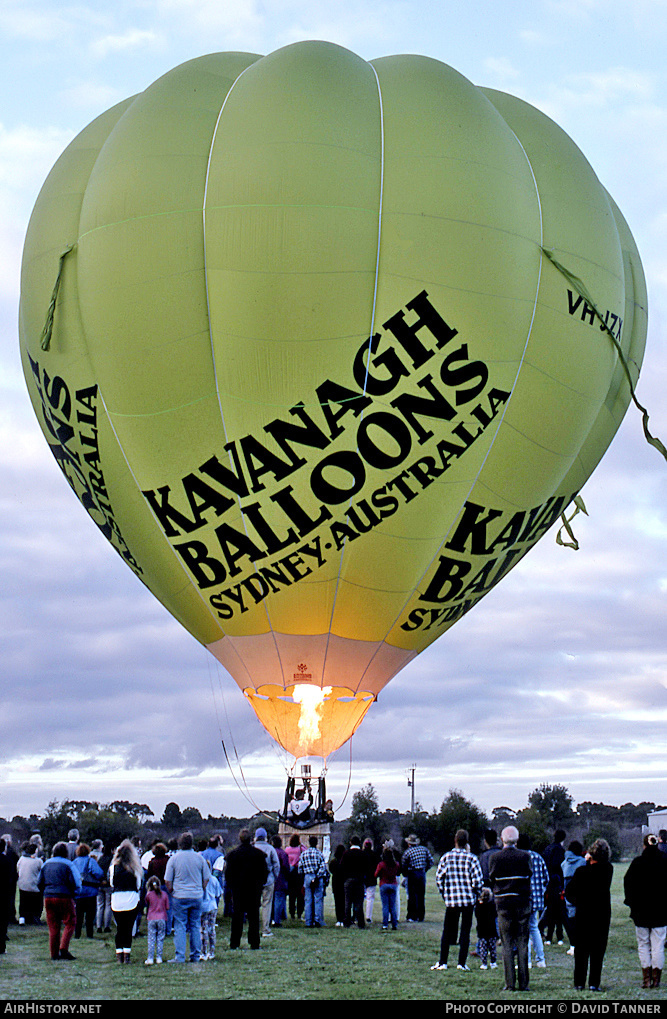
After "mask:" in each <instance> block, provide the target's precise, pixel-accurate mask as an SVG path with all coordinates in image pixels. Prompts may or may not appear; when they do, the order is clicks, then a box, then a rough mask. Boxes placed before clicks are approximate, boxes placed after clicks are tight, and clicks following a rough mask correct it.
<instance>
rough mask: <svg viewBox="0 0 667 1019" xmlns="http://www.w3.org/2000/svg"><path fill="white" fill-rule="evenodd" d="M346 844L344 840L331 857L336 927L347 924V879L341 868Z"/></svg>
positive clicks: (330, 865) (330, 866) (330, 869)
mask: <svg viewBox="0 0 667 1019" xmlns="http://www.w3.org/2000/svg"><path fill="white" fill-rule="evenodd" d="M345 852H346V850H345V846H344V845H343V843H342V842H339V844H338V845H337V846H336V848H335V849H334V851H333V853H332V854H331V856H330V858H329V873H330V874H331V893H332V895H333V900H334V912H335V914H336V927H344V926H345V880H344V878H343V872H342V870H341V866H340V862H341V860H342V859H343V857H344V855H345Z"/></svg>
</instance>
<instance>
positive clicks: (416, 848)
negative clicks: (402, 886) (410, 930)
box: [401, 834, 433, 923]
mask: <svg viewBox="0 0 667 1019" xmlns="http://www.w3.org/2000/svg"><path fill="white" fill-rule="evenodd" d="M406 842H407V844H408V848H407V849H406V851H405V852H404V853H403V857H402V859H401V870H402V871H403V873H404V874H405V879H406V882H407V890H408V909H407V916H406V920H407V921H408V923H421V922H422V921H423V919H424V916H425V909H426V874H427V872H428V871H429V870H430V869H431V867H432V866H433V857H432V856H431V854H430V852H429V850H428V849H427V848H426V846H422V845H421V844H420V842H419V839H418V837H417V836H416V835H414V834H412V835H408V837H407V839H406Z"/></svg>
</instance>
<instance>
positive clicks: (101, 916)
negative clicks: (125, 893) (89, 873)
mask: <svg viewBox="0 0 667 1019" xmlns="http://www.w3.org/2000/svg"><path fill="white" fill-rule="evenodd" d="M112 859H113V851H112V850H111V849H107V848H106V846H103V847H102V854H101V856H100V857H99V859H98V861H97V862H98V863H99V865H100V870H101V871H102V880H101V881H100V887H99V888H98V890H97V910H96V914H95V927H96V928H97V933H98V934H110V933H111V885H110V884H109V868H110V867H111V861H112Z"/></svg>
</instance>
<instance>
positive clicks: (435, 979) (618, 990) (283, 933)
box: [0, 865, 663, 1002]
mask: <svg viewBox="0 0 667 1019" xmlns="http://www.w3.org/2000/svg"><path fill="white" fill-rule="evenodd" d="M614 870H615V874H614V884H613V889H612V891H613V907H612V929H611V936H610V942H609V948H608V950H607V955H606V957H605V965H604V969H603V973H602V984H603V991H604V993H603V994H602V995H600V994H593V993H590V992H588V991H586V992H584V993H583V994H581V993H580V992H579V993H577V992H575V991H574V989H573V986H572V966H573V959H572V957H571V956H568V955H567V954H566V950H567V947H568V945H567V942H566V943H565V944H564V945H563V946H562V947H556V946H552V947H548V948H547V949H546V953H547V968H546V969H544V970H543V969H535V968H534V969H532V970H531V989H530V991H529V992H528V993H526V994H522V995H521V1001H528V1000H530V999H531V998H532V999H537V1000H544V999H547V1000H563V1001H566V1000H568V999H575V998H576V999H579V1000H590V1001H593V1000H595V1001H598V1002H599V1001H600V999H617V1000H619V999H620V1000H628V999H629V1000H637V1001H639V1000H645V1001H657V1000H660V999H661V998H662V996H663V989H662V988H661V989H660V990H659V991H644V990H642V989H641V987H640V986H639V985H640V982H641V980H640V976H641V974H640V968H639V961H638V958H637V949H636V942H635V935H634V927H633V925H632V923H631V921H630V919H629V915H628V909H627V907H626V906H624V905H623V893H622V878H623V873H624V872H625V865H617V866H616V867H615V869H614ZM429 876H430V880H429V890H428V894H427V902H426V906H427V913H426V920H425V922H424V923H421V924H407V923H401V924H399V929H398V930H397V931H395V932H394V931H382V930H381V923H380V922H379V921H380V920H381V911H380V904H379V896H378V897H377V900H376V904H375V919H374V923H373V924H372V925H371V926H370V927H368V928H366V929H365V930H358V929H357V928H351V929H349V930H345V929H343V928H339V927H335V926H334V925H333V916H332V905H333V903H332V898H331V894H330V893H329V894H328V895H327V897H326V899H325V921H326V924H327V926H326V927H325V928H323V929H319V930H318V929H316V928H312V929H306V928H305V927H304V926H303V924H302V923H301V922H298V921H288V922H287V926H285V927H283V928H281V929H279V930H276V931H275V933H274V935H273V937H271V938H264V939H263V940H262V945H261V949H260V951H257V952H252V951H250V950H249V948H248V946H247V943H244V945H243V947H242V950H241V951H236V952H231V951H229V948H228V944H229V920H227V919H223V918H222V917H221V918H220V920H219V925H218V947H217V957H216V959H214V960H212V961H209V962H202V963H199V964H196V965H193V964H189V963H188V964H184V965H169V964H163V965H162V966H144V959H145V951H146V939H145V938H137V939H136V940H135V942H134V945H133V951H132V962H131V964H130V965H129V966H120V965H118V963H117V962H116V957H115V948H114V939H113V934H107V935H96V936H95V938H93V939H92V940H88V939H86V938H83V939H81V940H79V941H73V942H72V945H71V951H72V954H73V955H75V956H76V959H75V961H74V962H55V963H54V962H51V961H50V959H49V952H48V936H47V928H46V926H44V927H40V928H36V927H11V928H10V940H9V942H8V944H7V953H6V955H5V956H4V957H1V956H0V999H2V1000H4V1001H12V1000H16V999H29V1000H31V1001H40V1000H41V1001H80V1002H85V1001H107V1000H109V1001H123V1000H133V1001H134V1000H136V1001H169V1000H177V1001H181V1000H188V999H189V1000H206V999H209V1000H216V999H217V1000H254V1001H275V1000H288V1001H298V1000H337V1001H361V1000H385V1001H392V1000H395V1001H399V1000H400V1001H431V1000H434V1001H435V1000H439V1001H442V1000H443V999H444V1000H452V1001H454V1000H482V1001H491V1000H494V1001H502V1000H504V999H507V1000H508V1001H510V1000H516V999H517V996H516V995H512V994H511V992H503V991H502V990H501V988H502V985H503V971H502V960H499V965H498V969H497V970H487V971H485V972H483V971H481V970H480V969H479V963H478V960H477V959H476V958H472V959H469V965H470V968H471V971H470V972H469V973H464V972H461V971H458V970H457V969H456V968H455V967H454V969H451V968H450V969H449V970H447V972H442V971H434V972H433V971H431V969H430V967H431V965H432V964H433V963H434V962H435V961H436V960H437V957H438V950H439V945H440V934H441V931H442V920H443V915H444V905H443V903H442V900H441V899H440V896H439V895H438V893H437V890H436V889H435V882H434V879H433V872H431V874H430V875H429ZM401 910H402V915H403V916H404V915H405V900H404V898H403V899H402V903H401ZM143 928H144V930H145V922H144V924H143ZM165 947H166V951H165V957H166V959H170V958H172V957H173V940H172V939H167V945H166V946H165ZM451 958H452V956H451V954H450V961H451ZM454 959H456V957H455V956H454Z"/></svg>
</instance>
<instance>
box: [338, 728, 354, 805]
mask: <svg viewBox="0 0 667 1019" xmlns="http://www.w3.org/2000/svg"><path fill="white" fill-rule="evenodd" d="M352 738H353V737H352V736H350V739H349V744H350V763H349V767H348V771H347V789H346V790H345V795H344V796H343V799H342V800H341V801H340V803H339V804H338V806H337V807H336V809H335V811H334V813H336V814H337V813H338V811H339V810H340V809H341V807H342V806H343V805H344V804H345V800H346V799H347V796H348V793H349V791H350V785H351V784H352Z"/></svg>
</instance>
